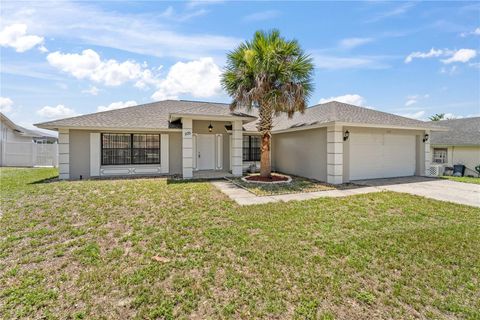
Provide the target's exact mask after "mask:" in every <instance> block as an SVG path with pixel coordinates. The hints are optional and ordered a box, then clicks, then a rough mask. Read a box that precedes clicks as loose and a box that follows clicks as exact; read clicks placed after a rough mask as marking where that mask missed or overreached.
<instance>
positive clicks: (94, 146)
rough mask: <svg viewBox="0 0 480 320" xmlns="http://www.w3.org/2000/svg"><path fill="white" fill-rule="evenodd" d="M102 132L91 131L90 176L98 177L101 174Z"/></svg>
mask: <svg viewBox="0 0 480 320" xmlns="http://www.w3.org/2000/svg"><path fill="white" fill-rule="evenodd" d="M100 152H101V146H100V133H98V132H91V133H90V176H91V177H98V176H99V175H100Z"/></svg>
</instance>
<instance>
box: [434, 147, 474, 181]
mask: <svg viewBox="0 0 480 320" xmlns="http://www.w3.org/2000/svg"><path fill="white" fill-rule="evenodd" d="M434 148H447V163H446V164H445V165H446V166H453V165H455V164H463V165H465V166H466V167H467V168H468V169H470V170H474V169H475V167H476V166H478V165H480V147H479V146H472V147H460V146H437V145H432V146H431V155H432V161H433V149H434ZM432 164H433V162H432ZM472 173H473V172H467V173H466V174H472Z"/></svg>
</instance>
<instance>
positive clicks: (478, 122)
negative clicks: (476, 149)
mask: <svg viewBox="0 0 480 320" xmlns="http://www.w3.org/2000/svg"><path fill="white" fill-rule="evenodd" d="M432 122H434V123H438V125H440V126H442V127H446V128H448V129H449V131H448V132H432V134H431V139H430V143H431V144H436V145H449V146H480V117H474V118H464V119H452V120H441V121H432Z"/></svg>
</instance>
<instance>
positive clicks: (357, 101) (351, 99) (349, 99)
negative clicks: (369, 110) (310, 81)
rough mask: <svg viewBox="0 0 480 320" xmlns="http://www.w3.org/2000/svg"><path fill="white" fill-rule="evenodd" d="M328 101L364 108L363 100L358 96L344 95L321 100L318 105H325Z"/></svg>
mask: <svg viewBox="0 0 480 320" xmlns="http://www.w3.org/2000/svg"><path fill="white" fill-rule="evenodd" d="M330 101H338V102H343V103H348V104H353V105H355V106H365V102H366V100H365V98H364V97H362V96H361V95H358V94H345V95H343V96H337V97H330V98H322V99H320V101H319V103H326V102H330Z"/></svg>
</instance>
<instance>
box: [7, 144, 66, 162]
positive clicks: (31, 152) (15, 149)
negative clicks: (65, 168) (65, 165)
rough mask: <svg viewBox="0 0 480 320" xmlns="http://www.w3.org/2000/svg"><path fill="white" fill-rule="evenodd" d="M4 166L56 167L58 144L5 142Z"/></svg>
mask: <svg viewBox="0 0 480 320" xmlns="http://www.w3.org/2000/svg"><path fill="white" fill-rule="evenodd" d="M1 160H2V166H6V167H35V166H39V167H56V166H57V165H58V145H57V144H37V143H33V142H3V146H2V159H1Z"/></svg>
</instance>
